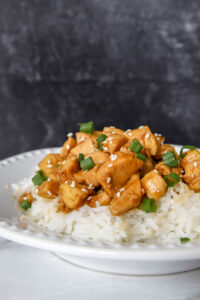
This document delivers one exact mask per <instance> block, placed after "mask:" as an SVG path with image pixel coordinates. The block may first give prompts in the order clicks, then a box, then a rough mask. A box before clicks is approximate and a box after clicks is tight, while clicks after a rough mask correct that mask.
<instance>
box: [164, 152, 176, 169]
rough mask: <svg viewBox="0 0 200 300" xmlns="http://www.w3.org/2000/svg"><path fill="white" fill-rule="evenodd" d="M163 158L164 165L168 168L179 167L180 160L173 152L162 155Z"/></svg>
mask: <svg viewBox="0 0 200 300" xmlns="http://www.w3.org/2000/svg"><path fill="white" fill-rule="evenodd" d="M162 158H163V161H164V163H165V164H166V165H167V166H168V167H170V168H173V167H176V166H178V159H177V157H176V155H175V153H174V152H173V151H172V150H170V151H168V152H166V153H164V154H163V155H162Z"/></svg>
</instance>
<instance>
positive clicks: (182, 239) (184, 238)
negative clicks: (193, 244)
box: [180, 237, 190, 244]
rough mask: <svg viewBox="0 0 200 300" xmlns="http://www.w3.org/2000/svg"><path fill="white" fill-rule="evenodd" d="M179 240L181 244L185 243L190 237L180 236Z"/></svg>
mask: <svg viewBox="0 0 200 300" xmlns="http://www.w3.org/2000/svg"><path fill="white" fill-rule="evenodd" d="M180 241H181V243H182V244H185V243H188V242H189V241H190V238H188V237H182V238H180Z"/></svg>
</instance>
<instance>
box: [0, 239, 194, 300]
mask: <svg viewBox="0 0 200 300" xmlns="http://www.w3.org/2000/svg"><path fill="white" fill-rule="evenodd" d="M0 299H2V300H18V299H20V300H23V299H26V300H36V299H37V300H38V299H42V300H43V299H44V300H46V299H47V300H53V299H56V300H62V299H69V300H73V299H81V300H85V299H92V300H93V299H95V300H98V299H103V300H108V299H120V300H122V299H127V300H128V299H136V300H140V299H141V300H144V299H145V300H146V299H150V300H151V299H152V300H157V299H159V300H168V299H170V300H172V299H175V300H183V299H184V300H190V299H191V300H197V299H200V270H196V271H191V272H185V273H180V274H175V275H168V276H138V277H137V276H119V275H111V274H106V273H100V272H94V271H90V270H86V269H82V268H79V267H76V266H74V265H72V264H69V263H67V262H65V261H63V260H61V259H59V258H58V257H56V256H55V255H53V254H51V253H50V252H48V251H44V250H39V249H34V248H31V247H26V246H22V245H19V244H16V243H13V242H10V241H7V240H4V239H0Z"/></svg>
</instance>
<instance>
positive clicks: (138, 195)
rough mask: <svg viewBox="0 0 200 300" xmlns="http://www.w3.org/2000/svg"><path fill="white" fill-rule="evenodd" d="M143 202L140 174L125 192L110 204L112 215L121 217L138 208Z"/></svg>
mask: <svg viewBox="0 0 200 300" xmlns="http://www.w3.org/2000/svg"><path fill="white" fill-rule="evenodd" d="M141 200H142V185H141V182H140V178H139V175H138V174H134V175H133V176H132V177H131V179H130V180H129V181H128V183H127V184H126V185H125V186H124V187H123V190H122V191H121V192H120V191H119V192H118V193H117V195H116V196H115V197H114V198H113V199H112V200H111V202H110V211H111V213H112V215H114V216H119V215H121V214H123V213H125V212H127V211H128V210H130V209H132V208H135V207H138V206H139V205H140V202H141Z"/></svg>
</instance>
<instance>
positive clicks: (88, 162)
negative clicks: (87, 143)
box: [80, 156, 95, 171]
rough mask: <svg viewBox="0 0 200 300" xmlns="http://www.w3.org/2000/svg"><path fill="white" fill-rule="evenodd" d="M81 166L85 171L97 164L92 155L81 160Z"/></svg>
mask: <svg viewBox="0 0 200 300" xmlns="http://www.w3.org/2000/svg"><path fill="white" fill-rule="evenodd" d="M80 166H81V169H83V171H86V170H89V169H91V168H93V167H94V166H95V164H94V162H93V159H92V157H91V156H90V157H88V158H86V159H83V160H81V162H80Z"/></svg>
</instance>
